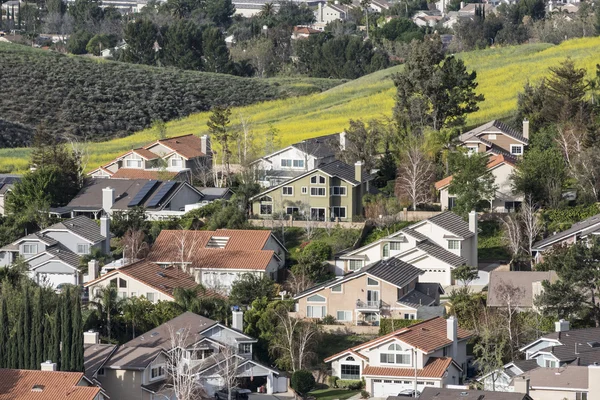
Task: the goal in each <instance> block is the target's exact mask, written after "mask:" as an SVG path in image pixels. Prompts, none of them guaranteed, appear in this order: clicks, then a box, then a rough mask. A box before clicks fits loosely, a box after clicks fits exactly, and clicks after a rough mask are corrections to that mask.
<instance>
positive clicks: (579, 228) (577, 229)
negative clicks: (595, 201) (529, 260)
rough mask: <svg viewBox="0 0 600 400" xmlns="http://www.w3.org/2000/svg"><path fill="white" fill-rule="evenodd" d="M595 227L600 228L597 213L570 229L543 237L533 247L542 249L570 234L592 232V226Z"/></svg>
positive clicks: (599, 215) (599, 216)
mask: <svg viewBox="0 0 600 400" xmlns="http://www.w3.org/2000/svg"><path fill="white" fill-rule="evenodd" d="M593 227H596V228H597V229H600V214H596V215H594V216H592V217H590V218H588V219H584V220H583V221H579V222H576V223H574V224H573V226H571V227H570V228H569V229H567V230H565V231H562V232H559V233H556V234H554V235H552V236H549V237H547V238H546V239H543V240H540V241H538V242H536V243H534V244H533V248H534V249H540V248H543V247H546V246H548V245H550V244H552V243H555V242H558V241H561V240H563V239H566V238H568V237H570V236H574V235H577V234H580V233H581V232H583V231H584V230H585V231H588V232H592V231H594V230H593V229H590V228H593Z"/></svg>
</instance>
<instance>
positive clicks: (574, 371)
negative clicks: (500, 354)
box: [520, 365, 591, 400]
mask: <svg viewBox="0 0 600 400" xmlns="http://www.w3.org/2000/svg"><path fill="white" fill-rule="evenodd" d="M520 376H523V377H526V378H529V385H530V387H532V388H534V389H535V388H536V387H543V388H550V389H549V390H552V388H570V389H571V390H575V389H584V390H586V389H588V385H589V382H588V379H589V378H588V367H586V366H577V365H568V366H566V367H560V368H541V367H540V368H536V369H532V370H530V371H527V372H525V373H524V374H523V375H520ZM534 393H535V392H534ZM590 400H591V398H590Z"/></svg>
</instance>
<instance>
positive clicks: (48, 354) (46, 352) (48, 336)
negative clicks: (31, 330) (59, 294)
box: [42, 315, 56, 362]
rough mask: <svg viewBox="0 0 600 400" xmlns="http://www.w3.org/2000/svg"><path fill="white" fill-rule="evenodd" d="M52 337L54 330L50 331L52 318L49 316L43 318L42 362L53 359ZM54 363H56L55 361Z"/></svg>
mask: <svg viewBox="0 0 600 400" xmlns="http://www.w3.org/2000/svg"><path fill="white" fill-rule="evenodd" d="M52 335H54V330H53V329H52V317H51V316H50V315H45V316H44V338H43V343H44V348H43V353H42V362H44V361H46V360H53V361H54V359H53V358H52V357H54V348H53V346H54V340H53V337H52ZM55 362H56V361H55Z"/></svg>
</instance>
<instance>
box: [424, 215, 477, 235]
mask: <svg viewBox="0 0 600 400" xmlns="http://www.w3.org/2000/svg"><path fill="white" fill-rule="evenodd" d="M428 221H429V222H431V223H433V224H435V225H437V226H439V227H440V228H443V229H445V230H447V231H448V232H451V233H453V234H455V235H456V236H460V237H462V238H468V237H471V236H473V232H471V231H470V230H469V223H468V222H466V221H465V220H464V219H462V218H461V217H460V216H458V215H456V214H454V213H453V212H452V211H446V212H443V213H441V214H438V215H435V216H433V217H431V218H429V219H428Z"/></svg>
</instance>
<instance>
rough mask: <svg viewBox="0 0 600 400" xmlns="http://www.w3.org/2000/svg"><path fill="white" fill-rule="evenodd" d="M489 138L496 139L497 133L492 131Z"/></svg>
mask: <svg viewBox="0 0 600 400" xmlns="http://www.w3.org/2000/svg"><path fill="white" fill-rule="evenodd" d="M488 140H496V134H495V133H490V134H489V135H488Z"/></svg>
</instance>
